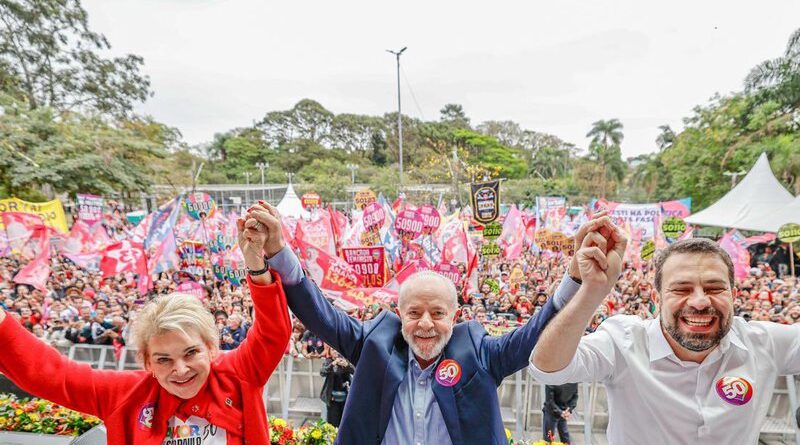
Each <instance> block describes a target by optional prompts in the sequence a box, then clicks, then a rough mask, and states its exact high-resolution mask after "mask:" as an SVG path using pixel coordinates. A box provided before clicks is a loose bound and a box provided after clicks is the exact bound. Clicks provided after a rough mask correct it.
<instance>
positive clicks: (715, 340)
mask: <svg viewBox="0 0 800 445" xmlns="http://www.w3.org/2000/svg"><path fill="white" fill-rule="evenodd" d="M688 315H710V316H715V317H717V319H718V320H719V323H720V327H719V329H718V330H717V333H716V335H714V336H712V337H708V336H706V335H704V334H692V333H684V332H681V330H680V328H678V322H679V320H680V318H681V317H684V316H688ZM672 318H673V320H674V321H673V323H672V324H671V325H667V324H666V321H665V320H664V317H661V326H662V327H663V328H664V330H665V331H666V332H667V333H668V334H669V336H670V337H672V339H673V340H675V342H677V343H678V344H679V345H681V346H683V347H684V348H686V349H688V350H690V351H694V352H702V351H707V350H709V349H711V348H714V347H716V346H717V345H719V343H720V341H722V339H723V338H724V337H725V336H726V335H728V331H730V330H731V317H730V316H729V317H727V318H724V319H723V318H722V313H720V312H719V311H718V310H716V309H714V308H708V309H706V310H702V311H695V310H691V309H690V310H679V311H677V312H675V313H674V314H673V315H672Z"/></svg>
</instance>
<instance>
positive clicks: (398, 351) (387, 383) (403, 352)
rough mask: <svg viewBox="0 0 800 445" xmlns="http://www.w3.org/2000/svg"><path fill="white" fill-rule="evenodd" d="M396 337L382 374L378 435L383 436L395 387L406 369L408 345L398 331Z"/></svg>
mask: <svg viewBox="0 0 800 445" xmlns="http://www.w3.org/2000/svg"><path fill="white" fill-rule="evenodd" d="M397 337H398V339H397V340H395V342H394V345H393V346H392V356H391V357H390V358H389V363H388V364H387V365H386V372H385V374H384V375H383V387H382V388H383V390H382V393H381V416H380V422H381V423H380V425H379V426H380V429H379V430H378V431H379V432H380V436H381V437H383V435H384V433H385V432H386V427H387V426H388V425H389V418H390V417H391V415H392V407H393V406H394V399H395V397H396V396H397V389H398V388H399V387H400V383H402V382H403V379H404V378H405V375H406V371H408V345H407V344H406V342H405V340H403V338H402V336H401V335H400V333H399V332H398V333H397Z"/></svg>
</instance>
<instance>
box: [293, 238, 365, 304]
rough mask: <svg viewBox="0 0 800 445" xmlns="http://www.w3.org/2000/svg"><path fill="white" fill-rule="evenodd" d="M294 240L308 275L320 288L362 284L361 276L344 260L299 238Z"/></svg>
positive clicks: (358, 285)
mask: <svg viewBox="0 0 800 445" xmlns="http://www.w3.org/2000/svg"><path fill="white" fill-rule="evenodd" d="M295 242H296V243H297V247H298V248H299V249H300V258H302V259H303V261H304V262H305V269H306V271H307V272H308V277H309V278H311V279H312V280H314V282H315V283H317V285H318V286H319V287H320V288H322V289H329V290H336V291H342V290H347V289H353V288H356V287H362V286H363V283H362V281H361V276H360V275H358V274H357V273H356V271H355V270H353V267H352V266H350V265H349V264H347V262H346V261H345V260H343V259H341V258H339V257H337V256H333V255H330V254H328V253H327V252H325V251H323V250H321V249H319V248H318V247H316V246H313V245H311V244H309V243H306V242H305V241H303V240H302V239H300V238H297V239H295Z"/></svg>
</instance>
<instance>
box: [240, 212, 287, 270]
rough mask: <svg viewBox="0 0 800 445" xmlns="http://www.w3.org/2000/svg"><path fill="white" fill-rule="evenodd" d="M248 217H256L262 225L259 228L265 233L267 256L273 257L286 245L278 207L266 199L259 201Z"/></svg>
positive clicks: (265, 251)
mask: <svg viewBox="0 0 800 445" xmlns="http://www.w3.org/2000/svg"><path fill="white" fill-rule="evenodd" d="M247 217H248V218H253V219H255V220H256V221H257V222H258V223H259V224H260V225H261V226H260V227H259V230H261V231H263V233H264V235H265V240H264V249H263V250H264V254H265V255H266V256H267V258H272V257H273V256H275V255H276V254H277V253H278V252H280V251H281V249H283V247H284V246H285V245H286V241H285V240H284V239H283V228H282V227H281V215H280V213H278V209H276V208H275V207H273V206H272V205H270V204H269V203H268V202H266V201H259V204H256V205H254V206H253V207H251V208H250V210H248V212H247Z"/></svg>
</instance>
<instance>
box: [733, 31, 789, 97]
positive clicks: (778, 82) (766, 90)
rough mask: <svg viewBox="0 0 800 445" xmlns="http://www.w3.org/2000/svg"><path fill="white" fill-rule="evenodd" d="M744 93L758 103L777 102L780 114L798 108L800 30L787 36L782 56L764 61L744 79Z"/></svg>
mask: <svg viewBox="0 0 800 445" xmlns="http://www.w3.org/2000/svg"><path fill="white" fill-rule="evenodd" d="M745 92H747V93H750V94H754V95H755V96H756V98H757V99H758V102H764V101H777V102H778V103H780V104H782V108H783V111H784V112H789V111H792V110H797V109H798V108H800V29H797V30H796V31H795V32H794V33H792V35H791V36H790V37H789V42H788V43H787V45H786V49H785V50H784V53H783V56H780V57H777V58H775V59H771V60H765V61H764V62H761V63H760V64H758V65H757V66H756V67H754V68H753V69H752V70H751V71H750V73H749V74H748V75H747V78H745Z"/></svg>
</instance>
